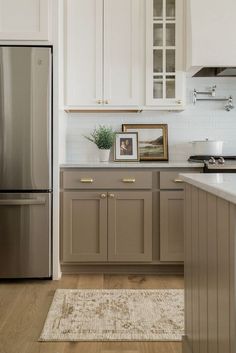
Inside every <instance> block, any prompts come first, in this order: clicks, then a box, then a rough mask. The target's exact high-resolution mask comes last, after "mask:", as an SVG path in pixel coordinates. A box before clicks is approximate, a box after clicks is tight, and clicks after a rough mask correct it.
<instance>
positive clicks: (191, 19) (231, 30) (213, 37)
mask: <svg viewBox="0 0 236 353" xmlns="http://www.w3.org/2000/svg"><path fill="white" fill-rule="evenodd" d="M185 8H186V49H187V50H186V53H187V57H186V71H187V73H188V76H191V77H236V45H235V41H234V36H235V33H236V21H235V14H236V0H224V2H223V4H222V0H207V1H206V0H186V1H185Z"/></svg>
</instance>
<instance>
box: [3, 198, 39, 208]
mask: <svg viewBox="0 0 236 353" xmlns="http://www.w3.org/2000/svg"><path fill="white" fill-rule="evenodd" d="M45 204H46V200H45V198H40V197H39V198H37V199H14V200H0V206H27V205H45Z"/></svg>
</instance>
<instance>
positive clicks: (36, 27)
mask: <svg viewBox="0 0 236 353" xmlns="http://www.w3.org/2000/svg"><path fill="white" fill-rule="evenodd" d="M50 9H51V0H20V1H19V0H0V40H49V22H50V14H51V13H50Z"/></svg>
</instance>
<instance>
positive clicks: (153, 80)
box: [146, 0, 185, 110]
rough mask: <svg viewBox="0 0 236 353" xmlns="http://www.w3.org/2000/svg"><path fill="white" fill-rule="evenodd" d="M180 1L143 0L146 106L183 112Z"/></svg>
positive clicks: (183, 87) (182, 23) (183, 79)
mask: <svg viewBox="0 0 236 353" xmlns="http://www.w3.org/2000/svg"><path fill="white" fill-rule="evenodd" d="M183 16H184V14H183V1H182V0H146V106H147V108H148V106H149V107H151V108H158V109H168V110H169V109H174V110H176V109H183V106H184V103H185V99H184V97H185V74H184V65H183V49H184V48H183V40H184V35H183V28H184V18H183Z"/></svg>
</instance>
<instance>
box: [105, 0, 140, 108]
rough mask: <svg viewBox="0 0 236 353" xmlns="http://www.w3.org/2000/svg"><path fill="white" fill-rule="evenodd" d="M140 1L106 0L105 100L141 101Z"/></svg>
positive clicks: (124, 103) (114, 102)
mask: <svg viewBox="0 0 236 353" xmlns="http://www.w3.org/2000/svg"><path fill="white" fill-rule="evenodd" d="M141 34H142V32H141V26H140V0H104V102H105V104H109V105H116V106H127V105H131V106H132V105H138V104H140V98H139V96H140V90H141V87H140V80H139V77H140V71H141V69H142V68H141V67H140V66H141V64H140V62H141V55H142V52H141V46H140V37H141Z"/></svg>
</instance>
